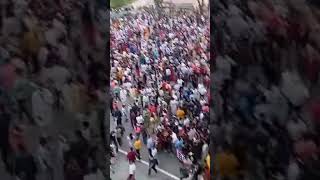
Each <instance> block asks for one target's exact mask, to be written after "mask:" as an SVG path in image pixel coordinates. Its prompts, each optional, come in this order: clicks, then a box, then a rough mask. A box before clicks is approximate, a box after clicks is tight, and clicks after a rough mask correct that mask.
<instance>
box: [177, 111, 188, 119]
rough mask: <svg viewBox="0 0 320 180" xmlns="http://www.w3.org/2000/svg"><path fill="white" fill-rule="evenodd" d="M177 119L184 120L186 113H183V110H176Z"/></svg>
mask: <svg viewBox="0 0 320 180" xmlns="http://www.w3.org/2000/svg"><path fill="white" fill-rule="evenodd" d="M176 114H177V117H178V118H179V119H183V118H184V116H185V115H186V113H185V112H184V110H182V109H180V108H179V109H178V110H177V113H176Z"/></svg>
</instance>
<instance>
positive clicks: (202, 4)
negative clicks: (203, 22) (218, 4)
mask: <svg viewBox="0 0 320 180" xmlns="http://www.w3.org/2000/svg"><path fill="white" fill-rule="evenodd" d="M197 2H198V8H199V13H200V15H203V11H204V7H205V2H204V0H197Z"/></svg>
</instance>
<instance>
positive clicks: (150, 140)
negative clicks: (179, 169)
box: [147, 135, 154, 156]
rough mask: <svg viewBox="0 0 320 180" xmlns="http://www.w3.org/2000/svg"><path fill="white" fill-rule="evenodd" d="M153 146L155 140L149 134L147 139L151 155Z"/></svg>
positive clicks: (150, 154)
mask: <svg viewBox="0 0 320 180" xmlns="http://www.w3.org/2000/svg"><path fill="white" fill-rule="evenodd" d="M153 147H154V141H153V139H152V137H151V136H150V135H149V138H148V140H147V148H148V152H149V156H152V149H153Z"/></svg>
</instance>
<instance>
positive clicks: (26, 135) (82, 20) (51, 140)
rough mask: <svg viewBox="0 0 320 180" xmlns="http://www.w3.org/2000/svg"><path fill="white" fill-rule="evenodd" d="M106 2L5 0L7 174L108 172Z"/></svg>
mask: <svg viewBox="0 0 320 180" xmlns="http://www.w3.org/2000/svg"><path fill="white" fill-rule="evenodd" d="M102 3H103V2H102V1H86V0H84V1H75V0H46V1H42V0H14V1H13V0H2V1H1V3H0V7H1V11H0V12H1V14H0V29H1V31H0V114H1V115H0V133H1V134H0V150H1V159H2V161H3V164H4V166H3V167H5V170H4V171H2V170H1V172H4V173H5V174H9V175H10V176H14V177H17V178H19V179H21V180H36V179H37V180H51V179H54V180H63V179H66V180H73V179H74V180H83V179H85V178H88V177H89V176H92V174H95V175H97V174H100V175H101V173H97V172H101V171H104V170H101V169H103V167H104V166H105V163H103V162H101V163H100V161H97V159H99V160H100V159H101V158H100V157H99V156H100V155H99V154H101V151H102V149H101V147H100V145H99V146H98V145H97V144H103V143H101V142H106V141H105V140H102V139H101V135H100V134H99V133H97V132H100V131H97V130H96V129H100V127H96V124H98V121H97V120H96V119H97V117H96V115H95V114H96V111H97V108H99V104H100V103H101V101H104V98H103V97H102V96H101V95H100V94H103V92H104V91H105V85H106V84H107V83H106V82H108V81H107V79H108V76H109V75H108V73H107V72H106V71H105V68H104V67H105V64H106V63H105V43H104V42H105V39H106V38H107V37H106V32H105V28H106V24H107V23H105V21H106V20H107V17H105V11H106V10H105V9H104V8H102V7H105V5H104V4H102ZM74 119H75V120H74ZM73 131H75V133H72V132H73ZM93 132H95V133H93ZM57 134H62V135H61V137H58V136H57ZM103 136H104V135H103ZM101 156H102V157H104V155H103V153H102V155H101ZM98 157H99V158H98ZM102 159H104V158H102ZM102 161H103V160H102ZM97 162H99V163H97ZM1 167H2V166H1ZM5 174H2V173H1V174H0V176H1V179H2V178H4V179H6V176H5ZM100 178H101V177H100ZM94 179H96V178H94Z"/></svg>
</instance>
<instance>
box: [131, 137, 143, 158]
mask: <svg viewBox="0 0 320 180" xmlns="http://www.w3.org/2000/svg"><path fill="white" fill-rule="evenodd" d="M133 146H134V148H135V150H136V153H137V158H138V159H139V160H141V155H140V150H141V148H142V143H141V140H140V139H139V138H137V139H136V140H135V141H134V144H133Z"/></svg>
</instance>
